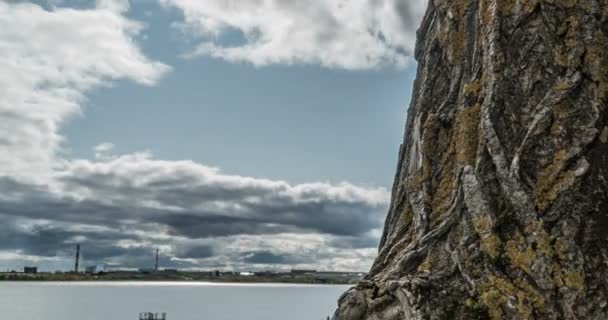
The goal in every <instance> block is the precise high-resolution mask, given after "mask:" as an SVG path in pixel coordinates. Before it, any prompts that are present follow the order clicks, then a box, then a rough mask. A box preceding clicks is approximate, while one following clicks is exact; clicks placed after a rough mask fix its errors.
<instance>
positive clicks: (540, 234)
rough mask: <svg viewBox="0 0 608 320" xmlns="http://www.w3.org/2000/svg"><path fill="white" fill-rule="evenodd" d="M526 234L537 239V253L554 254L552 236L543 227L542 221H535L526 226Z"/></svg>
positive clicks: (547, 255)
mask: <svg viewBox="0 0 608 320" xmlns="http://www.w3.org/2000/svg"><path fill="white" fill-rule="evenodd" d="M525 231H526V234H528V235H531V236H533V238H534V239H535V240H536V249H535V252H536V254H537V255H542V256H545V257H550V256H552V255H553V247H552V246H551V242H552V239H551V236H550V235H549V233H548V232H547V231H546V230H545V228H544V227H543V224H542V223H541V222H540V221H535V222H533V223H531V224H529V225H528V226H527V227H526V230H525Z"/></svg>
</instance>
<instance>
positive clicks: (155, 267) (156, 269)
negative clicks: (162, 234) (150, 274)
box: [154, 248, 158, 271]
mask: <svg viewBox="0 0 608 320" xmlns="http://www.w3.org/2000/svg"><path fill="white" fill-rule="evenodd" d="M154 271H158V248H157V249H156V262H155V263H154Z"/></svg>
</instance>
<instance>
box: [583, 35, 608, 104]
mask: <svg viewBox="0 0 608 320" xmlns="http://www.w3.org/2000/svg"><path fill="white" fill-rule="evenodd" d="M585 49H586V50H587V54H586V55H585V65H586V67H587V68H588V70H589V72H590V74H591V79H592V80H593V81H594V82H595V83H596V84H597V92H596V96H597V98H598V99H604V98H606V97H608V55H606V52H607V51H608V37H607V36H606V35H605V34H604V33H603V32H601V31H597V32H595V34H594V35H593V37H592V40H591V43H590V44H588V45H587V46H585Z"/></svg>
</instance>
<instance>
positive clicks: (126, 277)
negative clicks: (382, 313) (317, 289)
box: [0, 272, 362, 285]
mask: <svg viewBox="0 0 608 320" xmlns="http://www.w3.org/2000/svg"><path fill="white" fill-rule="evenodd" d="M361 279H362V277H361V276H355V275H354V274H353V273H337V272H336V273H334V274H332V275H330V276H327V275H326V274H314V273H312V274H296V275H294V274H290V273H277V274H264V275H239V274H232V273H230V274H220V275H212V274H211V273H209V272H172V273H164V272H153V273H139V272H107V273H98V274H88V273H73V272H71V273H34V274H26V273H0V282H100V283H101V282H115V283H121V282H123V283H126V282H139V283H153V282H166V283H201V284H203V283H210V284H240V283H242V284H263V283H267V284H314V285H323V284H326V285H353V284H356V283H358V282H359V280H361Z"/></svg>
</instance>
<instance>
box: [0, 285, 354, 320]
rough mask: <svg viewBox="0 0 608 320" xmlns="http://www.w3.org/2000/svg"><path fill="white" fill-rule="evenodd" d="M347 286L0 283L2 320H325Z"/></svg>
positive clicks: (0, 316) (0, 313)
mask: <svg viewBox="0 0 608 320" xmlns="http://www.w3.org/2000/svg"><path fill="white" fill-rule="evenodd" d="M347 289H348V286H320V285H319V286H317V285H283V284H208V283H159V282H155V283H137V282H128V283H124V282H123V283H86V282H79V283H63V282H60V283H48V282H46V283H45V282H42V283H41V282H37V283H30V282H27V283H24V282H0V318H1V319H7V320H138V315H139V313H140V312H144V311H146V312H147V311H150V312H167V318H168V319H167V320H325V319H326V317H327V316H328V315H330V314H331V313H332V312H333V310H334V308H335V306H336V300H337V299H338V297H339V296H340V294H341V293H342V292H344V291H346V290H347Z"/></svg>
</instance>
